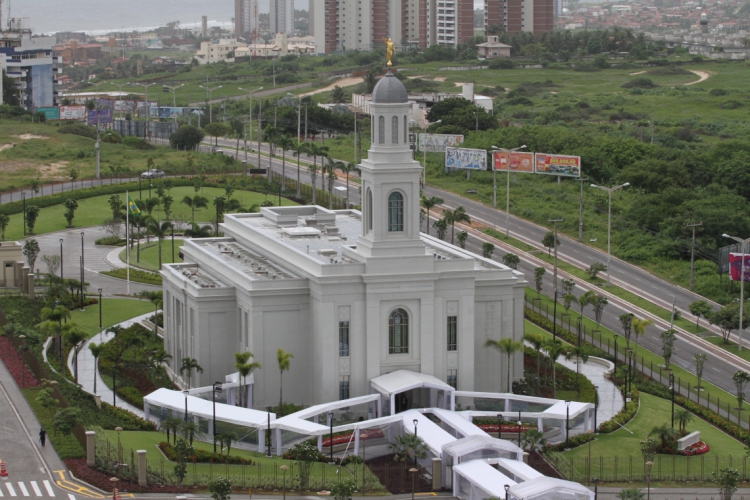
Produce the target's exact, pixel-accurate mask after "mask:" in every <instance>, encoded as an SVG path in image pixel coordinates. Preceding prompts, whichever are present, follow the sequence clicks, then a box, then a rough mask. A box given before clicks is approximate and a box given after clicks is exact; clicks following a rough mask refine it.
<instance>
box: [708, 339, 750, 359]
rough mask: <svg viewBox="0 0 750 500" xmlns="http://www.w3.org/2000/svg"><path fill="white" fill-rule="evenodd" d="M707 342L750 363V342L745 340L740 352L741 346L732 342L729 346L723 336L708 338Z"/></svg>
mask: <svg viewBox="0 0 750 500" xmlns="http://www.w3.org/2000/svg"><path fill="white" fill-rule="evenodd" d="M706 340H707V341H709V342H711V343H712V344H713V345H715V346H719V347H721V348H722V349H724V350H725V351H728V352H731V353H732V354H734V355H735V356H739V357H741V358H742V359H744V360H745V361H750V342H748V339H747V338H745V339H744V340H743V342H742V350H741V351H740V350H739V346H738V345H737V343H736V342H732V341H730V342H729V343H728V344H725V343H724V338H723V337H721V336H714V337H707V338H706Z"/></svg>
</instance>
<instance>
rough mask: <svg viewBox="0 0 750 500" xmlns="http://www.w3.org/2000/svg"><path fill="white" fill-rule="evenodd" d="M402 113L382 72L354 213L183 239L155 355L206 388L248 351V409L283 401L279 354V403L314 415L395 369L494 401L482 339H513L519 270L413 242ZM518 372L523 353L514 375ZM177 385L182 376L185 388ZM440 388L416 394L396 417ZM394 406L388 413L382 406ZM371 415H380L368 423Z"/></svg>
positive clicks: (494, 383) (301, 211) (415, 175)
mask: <svg viewBox="0 0 750 500" xmlns="http://www.w3.org/2000/svg"><path fill="white" fill-rule="evenodd" d="M410 109H411V106H410V103H409V101H408V98H407V92H406V89H405V88H404V86H403V84H402V83H401V82H400V81H399V80H398V79H396V78H395V77H393V75H392V74H390V72H389V73H388V75H386V76H385V77H384V78H383V79H382V80H381V81H380V82H378V84H377V85H376V87H375V90H374V92H373V97H372V106H371V111H372V124H373V126H372V146H371V148H370V150H369V152H368V158H367V159H364V160H363V161H362V163H361V164H360V165H359V168H360V170H361V175H362V184H361V189H362V200H363V206H362V211H361V212H360V211H356V210H339V211H331V210H327V209H325V208H322V207H320V206H298V207H270V208H262V209H261V212H260V213H247V214H235V215H226V216H225V217H224V223H223V224H222V225H221V227H222V231H223V233H224V237H221V238H207V239H192V240H190V239H189V240H186V241H185V244H184V246H183V248H182V252H183V255H184V263H183V264H168V265H165V266H164V269H163V271H162V273H161V274H162V276H163V282H164V306H163V307H164V321H165V330H164V332H165V333H164V334H165V349H166V350H167V352H168V353H169V354H170V355H172V357H173V361H172V363H173V367H175V368H174V372H175V373H174V375H175V377H177V378H181V375H180V373H179V370H178V368H179V366H180V360H181V359H183V358H186V357H189V358H194V359H196V360H197V361H198V363H199V364H200V366H201V367H202V368H203V370H204V371H203V373H193V374H192V380H191V384H192V385H193V386H194V387H195V386H201V385H203V386H205V385H210V384H212V383H213V382H214V381H224V380H225V376H226V375H227V374H230V373H234V372H236V369H235V368H234V362H235V360H234V354H235V353H238V352H245V351H251V352H252V353H253V354H254V360H255V361H258V362H260V363H261V364H262V368H261V369H259V370H256V371H255V372H254V374H253V383H252V385H251V389H250V390H249V391H248V392H249V393H250V394H249V396H250V397H249V398H248V400H249V401H250V406H252V407H254V408H264V407H266V406H270V405H276V404H278V401H279V389H280V383H281V373H280V371H279V368H278V363H277V351H278V349H283V350H284V351H286V352H288V353H291V354H293V355H294V358H293V359H292V360H291V369H290V370H289V371H288V372H285V373H283V396H284V401H289V402H294V403H296V404H305V405H315V404H320V403H324V402H328V401H334V400H339V399H347V398H350V397H356V396H367V395H369V394H371V393H372V391H373V389H372V386H371V380H372V379H375V378H377V377H380V376H382V375H386V374H389V373H392V372H396V371H399V370H405V371H410V372H414V373H417V374H424V375H426V376H430V377H434V378H435V379H437V380H438V381H440V382H441V383H444V384H445V385H446V386H450V388H453V389H456V390H459V391H484V392H500V391H501V390H502V389H504V388H505V387H506V362H507V361H506V357H505V356H502V357H501V356H500V355H499V354H498V353H497V352H496V351H494V350H490V349H487V348H485V347H484V344H485V341H486V340H488V339H499V338H502V337H512V338H514V339H516V340H520V339H521V337H522V336H523V331H524V325H523V293H524V287H525V285H526V282H525V280H524V277H523V275H522V274H521V273H519V272H516V271H513V270H512V269H510V268H508V267H506V266H503V265H502V264H499V263H497V262H494V261H492V260H489V259H485V258H483V257H481V256H479V255H476V254H473V253H471V252H469V251H467V250H462V249H461V248H459V247H456V246H453V245H450V244H448V243H445V242H443V241H441V240H439V239H437V238H434V237H431V236H428V235H426V234H423V233H421V232H420V194H421V193H420V173H421V167H420V164H419V163H418V162H416V161H415V160H414V159H413V153H412V151H411V150H410V148H409V143H408V116H409V113H410ZM522 376H523V359H522V353H520V352H519V353H517V354H516V355H514V356H513V357H512V359H511V377H512V378H513V379H514V380H515V379H518V378H521V377H522ZM186 378H187V377H185V378H184V379H183V382H185V385H187V380H186ZM436 394H439V391H429V390H424V389H419V388H417V389H414V390H411V391H407V392H405V393H402V394H401V395H400V396H399V397H398V398H397V399H396V400H395V403H394V405H383V408H382V409H380V410H378V411H382V413H383V414H386V415H387V414H393V412H394V411H395V412H396V413H398V412H401V411H404V410H406V409H409V408H415V407H429V406H439V407H445V406H446V404H445V403H446V402H440V401H429V400H428V399H429V398H435V397H440V396H439V395H436ZM389 406H391V407H389ZM376 416H378V417H380V416H382V415H376Z"/></svg>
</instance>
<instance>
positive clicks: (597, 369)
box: [557, 356, 625, 425]
mask: <svg viewBox="0 0 750 500" xmlns="http://www.w3.org/2000/svg"><path fill="white" fill-rule="evenodd" d="M596 361H598V362H594V360H593V359H592V358H591V357H590V358H589V361H588V363H581V364H580V367H579V373H580V374H581V376H582V377H586V378H587V379H589V380H590V381H591V383H592V384H594V385H595V386H596V387H597V389H596V393H597V394H598V396H599V406H598V407H597V410H596V424H597V425H599V424H601V423H603V422H606V421H607V420H611V419H612V417H614V416H615V415H617V414H618V413H619V412H620V410H622V408H623V406H624V405H625V403H624V402H623V400H622V394H621V393H620V390H619V389H618V388H617V386H616V385H615V384H614V382H612V381H611V380H610V379H608V378H607V377H606V376H605V374H606V373H608V372H611V371H612V370H614V363H612V362H610V361H606V360H604V359H601V358H596ZM557 362H558V363H560V364H561V365H563V366H564V367H565V368H568V369H570V370H573V371H576V362H575V361H573V360H570V361H568V360H567V359H565V358H564V357H562V356H561V357H560V358H559V359H558V360H557ZM602 362H605V363H607V366H605V365H603V364H601V363H602Z"/></svg>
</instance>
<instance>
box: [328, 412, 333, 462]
mask: <svg viewBox="0 0 750 500" xmlns="http://www.w3.org/2000/svg"><path fill="white" fill-rule="evenodd" d="M328 425H329V427H330V429H331V430H330V435H329V443H328V444H329V446H328V448H329V449H330V452H331V463H333V412H332V411H329V412H328Z"/></svg>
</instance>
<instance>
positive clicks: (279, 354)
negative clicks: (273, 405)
mask: <svg viewBox="0 0 750 500" xmlns="http://www.w3.org/2000/svg"><path fill="white" fill-rule="evenodd" d="M293 357H294V354H292V353H289V352H285V351H284V349H282V348H280V347H279V350H278V351H276V360H277V361H278V362H279V372H280V373H281V378H280V380H279V414H280V416H282V417H283V416H284V399H283V392H282V391H283V389H284V372H285V371H289V368H290V367H291V364H292V358H293Z"/></svg>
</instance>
